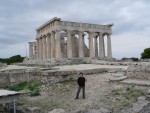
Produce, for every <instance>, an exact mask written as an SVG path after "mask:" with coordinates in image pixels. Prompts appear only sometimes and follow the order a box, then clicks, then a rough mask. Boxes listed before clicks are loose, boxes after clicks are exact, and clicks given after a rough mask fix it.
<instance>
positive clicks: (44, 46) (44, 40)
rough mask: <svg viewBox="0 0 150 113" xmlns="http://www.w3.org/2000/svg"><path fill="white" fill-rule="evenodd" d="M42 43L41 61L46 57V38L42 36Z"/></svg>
mask: <svg viewBox="0 0 150 113" xmlns="http://www.w3.org/2000/svg"><path fill="white" fill-rule="evenodd" d="M42 42H43V59H46V57H47V55H46V49H47V47H46V36H45V35H44V36H43V39H42Z"/></svg>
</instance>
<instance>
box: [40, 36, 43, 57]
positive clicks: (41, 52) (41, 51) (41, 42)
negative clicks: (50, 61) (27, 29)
mask: <svg viewBox="0 0 150 113" xmlns="http://www.w3.org/2000/svg"><path fill="white" fill-rule="evenodd" d="M40 45H41V49H40V56H41V59H43V37H41V39H40Z"/></svg>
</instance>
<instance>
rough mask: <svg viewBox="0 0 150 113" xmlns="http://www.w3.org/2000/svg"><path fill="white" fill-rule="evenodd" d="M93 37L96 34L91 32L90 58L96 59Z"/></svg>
mask: <svg viewBox="0 0 150 113" xmlns="http://www.w3.org/2000/svg"><path fill="white" fill-rule="evenodd" d="M93 37H94V33H91V32H89V57H91V58H92V57H94V48H93Z"/></svg>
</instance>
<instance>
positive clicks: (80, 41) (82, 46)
mask: <svg viewBox="0 0 150 113" xmlns="http://www.w3.org/2000/svg"><path fill="white" fill-rule="evenodd" d="M83 38H84V37H83V32H79V57H80V58H83V57H84V39H83Z"/></svg>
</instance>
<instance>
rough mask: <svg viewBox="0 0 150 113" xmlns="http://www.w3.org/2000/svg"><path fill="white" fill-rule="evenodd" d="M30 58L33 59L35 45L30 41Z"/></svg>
mask: <svg viewBox="0 0 150 113" xmlns="http://www.w3.org/2000/svg"><path fill="white" fill-rule="evenodd" d="M29 59H30V60H33V45H32V44H31V43H30V42H29Z"/></svg>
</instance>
